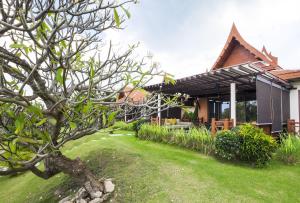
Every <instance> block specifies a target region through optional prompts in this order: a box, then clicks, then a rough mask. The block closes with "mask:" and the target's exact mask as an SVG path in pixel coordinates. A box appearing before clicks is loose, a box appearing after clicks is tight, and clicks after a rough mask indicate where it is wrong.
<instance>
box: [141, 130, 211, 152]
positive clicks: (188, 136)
mask: <svg viewBox="0 0 300 203" xmlns="http://www.w3.org/2000/svg"><path fill="white" fill-rule="evenodd" d="M137 137H138V138H140V139H144V140H151V141H155V142H162V143H166V144H172V145H177V146H180V147H184V148H188V149H192V150H196V151H199V152H202V153H205V154H211V153H212V152H213V151H214V139H213V138H212V136H211V134H210V132H209V131H208V130H207V129H206V128H204V127H203V128H200V129H196V128H192V129H190V130H189V131H187V132H186V131H184V130H183V129H175V130H171V129H169V128H167V127H165V126H157V125H149V124H144V125H142V126H141V128H140V130H139V131H138V133H137Z"/></svg>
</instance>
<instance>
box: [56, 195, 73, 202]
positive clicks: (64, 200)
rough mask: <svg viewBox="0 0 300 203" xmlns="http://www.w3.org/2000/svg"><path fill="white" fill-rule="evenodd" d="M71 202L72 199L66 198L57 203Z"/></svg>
mask: <svg viewBox="0 0 300 203" xmlns="http://www.w3.org/2000/svg"><path fill="white" fill-rule="evenodd" d="M71 202H73V200H72V197H71V196H67V197H65V198H63V199H62V200H60V201H59V202H58V203H71Z"/></svg>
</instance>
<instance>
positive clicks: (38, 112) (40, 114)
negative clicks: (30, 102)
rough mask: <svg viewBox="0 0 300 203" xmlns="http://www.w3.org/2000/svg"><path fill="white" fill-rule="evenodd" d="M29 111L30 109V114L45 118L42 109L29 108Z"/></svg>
mask: <svg viewBox="0 0 300 203" xmlns="http://www.w3.org/2000/svg"><path fill="white" fill-rule="evenodd" d="M27 109H28V111H29V112H31V113H34V114H35V115H37V116H40V117H42V116H43V112H42V109H40V108H39V107H37V106H29V107H28V108H27Z"/></svg>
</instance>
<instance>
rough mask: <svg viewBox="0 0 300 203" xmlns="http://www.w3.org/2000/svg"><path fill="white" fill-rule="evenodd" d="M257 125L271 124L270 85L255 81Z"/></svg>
mask: <svg viewBox="0 0 300 203" xmlns="http://www.w3.org/2000/svg"><path fill="white" fill-rule="evenodd" d="M256 100H257V123H258V124H267V123H272V118H271V110H272V109H271V85H269V84H266V83H264V82H261V81H259V80H258V81H256Z"/></svg>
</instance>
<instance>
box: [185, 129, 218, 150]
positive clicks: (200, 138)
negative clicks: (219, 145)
mask: <svg viewBox="0 0 300 203" xmlns="http://www.w3.org/2000/svg"><path fill="white" fill-rule="evenodd" d="M187 137H188V139H189V140H188V142H187V147H188V148H191V149H193V150H196V151H200V152H202V153H204V154H212V153H213V152H214V149H215V140H214V138H213V137H212V136H211V133H210V131H209V130H207V129H206V128H205V127H201V128H192V129H190V130H189V132H188V136H187Z"/></svg>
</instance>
